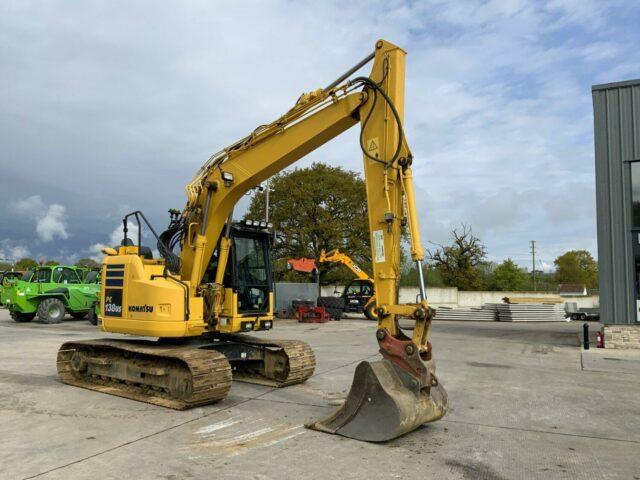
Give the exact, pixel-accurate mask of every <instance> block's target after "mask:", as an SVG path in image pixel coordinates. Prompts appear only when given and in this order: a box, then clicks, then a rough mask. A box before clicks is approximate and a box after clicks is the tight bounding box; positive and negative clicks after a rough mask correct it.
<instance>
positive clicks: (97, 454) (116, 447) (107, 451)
mask: <svg viewBox="0 0 640 480" xmlns="http://www.w3.org/2000/svg"><path fill="white" fill-rule="evenodd" d="M275 390H277V388H270V389H269V390H267V391H266V392H262V393H261V394H260V395H257V396H255V397H253V398H245V399H244V400H241V401H239V402H237V403H234V404H233V405H227V406H225V407H221V408H218V409H217V410H215V411H213V412H211V413H207V414H206V415H202V416H200V417H196V418H192V419H190V420H186V421H184V422H182V423H178V424H176V425H172V426H170V427H166V428H163V429H162V430H158V431H157V432H152V433H149V434H147V435H143V436H142V437H138V438H135V439H133V440H129V441H128V442H124V443H121V444H120V445H116V446H115V447H111V448H107V449H105V450H102V451H101V452H98V453H94V454H93V455H88V456H86V457H84V458H80V459H78V460H74V461H72V462H69V463H66V464H64V465H59V466H57V467H53V468H50V469H49V470H45V471H44V472H40V473H36V474H35V475H31V476H29V477H24V479H23V480H30V479H32V478H37V477H41V476H42V475H46V474H48V473H51V472H55V471H56V470H62V469H63V468H67V467H70V466H72V465H75V464H78V463H82V462H84V461H85V460H90V459H92V458H95V457H99V456H100V455H103V454H105V453H109V452H113V451H114V450H118V449H119V448H122V447H126V446H129V445H133V444H134V443H137V442H139V441H141V440H146V439H148V438H151V437H155V436H156V435H160V434H161V433H165V432H169V431H171V430H174V429H176V428H179V427H182V426H184V425H188V424H190V423H193V422H196V421H198V420H202V419H203V418H207V417H210V416H212V415H215V414H217V413H220V412H222V411H224V410H229V409H231V408H235V407H238V406H240V405H243V404H245V403H247V402H250V401H251V400H256V399H258V398H260V397H262V396H263V395H266V394H267V393H271V392H273V391H275Z"/></svg>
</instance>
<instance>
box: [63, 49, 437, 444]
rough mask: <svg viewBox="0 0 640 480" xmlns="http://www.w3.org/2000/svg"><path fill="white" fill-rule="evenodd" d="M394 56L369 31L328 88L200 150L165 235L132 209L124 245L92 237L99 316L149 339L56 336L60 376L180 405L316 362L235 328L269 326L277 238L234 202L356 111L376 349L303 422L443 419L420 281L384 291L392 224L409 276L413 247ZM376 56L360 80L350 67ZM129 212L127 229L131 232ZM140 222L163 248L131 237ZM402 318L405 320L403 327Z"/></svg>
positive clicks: (390, 268) (381, 434) (362, 435)
mask: <svg viewBox="0 0 640 480" xmlns="http://www.w3.org/2000/svg"><path fill="white" fill-rule="evenodd" d="M405 55H406V53H405V52H404V51H403V50H402V49H400V48H399V47H397V46H395V45H393V44H391V43H389V42H386V41H384V40H380V41H378V42H377V43H376V45H375V50H374V52H373V53H371V54H370V55H368V56H367V57H366V58H365V59H363V60H362V61H361V62H359V63H358V64H357V65H355V66H354V67H353V68H351V69H350V70H349V71H347V72H346V73H345V74H343V75H342V76H340V77H339V78H338V79H337V80H336V81H334V82H332V83H331V84H330V85H329V86H327V87H326V88H324V89H318V90H315V91H313V92H311V93H306V94H303V95H302V96H301V97H300V98H299V99H298V101H297V102H296V104H295V105H294V106H293V107H292V108H291V109H290V110H289V111H288V112H286V113H285V114H284V115H282V116H281V117H280V118H278V119H277V120H275V121H274V122H272V123H269V124H267V125H262V126H260V127H258V128H257V129H255V130H254V131H253V132H251V134H249V135H248V136H247V137H245V138H242V139H241V140H239V141H237V142H236V143H234V144H232V145H230V146H229V147H227V148H225V149H223V150H221V151H220V152H218V153H216V154H214V155H213V156H211V157H210V158H209V160H208V161H207V162H206V163H205V164H204V165H203V166H202V167H201V168H200V170H199V171H198V172H197V174H196V176H195V178H194V179H193V181H192V182H191V183H190V184H189V185H188V186H187V187H186V193H187V204H186V206H185V208H184V209H183V210H182V211H176V210H170V223H169V227H168V228H167V230H166V231H164V232H163V233H162V234H161V235H158V234H157V233H156V232H155V230H154V229H153V227H152V226H151V225H150V224H149V222H148V221H147V219H146V217H145V216H144V214H143V213H142V212H140V211H136V212H133V213H130V214H128V215H127V216H125V218H124V219H123V239H122V242H121V245H120V246H119V247H117V248H105V249H103V253H104V254H105V257H104V258H103V260H102V273H101V275H102V278H101V300H100V311H99V314H98V324H99V326H100V328H101V329H102V330H103V331H104V332H110V333H119V334H129V335H134V336H137V337H151V338H149V339H148V340H140V339H122V338H117V339H116V338H114V339H98V340H87V341H71V342H67V343H65V344H63V345H62V346H61V347H60V350H59V352H58V358H57V366H58V374H59V377H60V378H61V380H62V381H63V382H65V383H67V384H71V385H76V386H79V387H84V388H88V389H92V390H96V391H99V392H103V393H109V394H113V395H119V396H123V397H127V398H131V399H135V400H140V401H145V402H149V403H154V404H157V405H163V406H166V407H171V408H176V409H185V408H190V407H194V406H198V405H205V404H209V403H212V402H216V401H219V400H221V399H223V398H224V397H225V396H226V395H227V393H228V391H229V388H230V386H231V382H232V379H237V380H243V381H248V382H254V383H260V384H267V385H273V386H277V387H283V386H287V385H293V384H296V383H300V382H304V381H305V380H307V379H308V378H309V377H310V376H311V375H312V374H313V371H314V368H315V357H314V353H313V350H312V349H311V348H310V346H309V345H308V344H307V343H305V342H302V341H294V340H284V341H283V340H275V339H271V338H268V337H264V336H261V337H259V338H258V337H256V336H253V335H251V334H249V333H247V332H256V331H262V330H269V329H270V328H271V327H272V326H273V303H274V299H273V292H272V280H271V263H270V255H269V250H270V246H271V244H272V242H273V240H274V237H273V232H272V230H271V229H270V225H268V224H267V223H265V222H259V221H251V220H246V221H244V222H233V210H234V206H235V205H236V203H237V202H238V200H239V199H240V198H242V196H243V195H245V193H247V192H248V191H250V190H251V189H252V188H255V187H256V186H257V185H259V184H260V183H261V182H263V181H265V180H266V179H268V178H269V177H271V176H272V175H274V174H275V173H277V172H280V171H282V170H283V169H284V168H286V167H288V166H289V165H291V164H292V163H294V162H295V161H296V160H298V159H300V158H302V157H304V156H305V155H306V154H308V153H310V152H312V151H313V150H315V149H316V148H318V147H319V146H321V145H323V144H325V143H327V142H328V141H330V140H331V139H333V138H335V137H337V136H338V135H340V134H341V133H342V132H344V131H345V130H347V129H348V128H350V127H352V126H354V125H356V124H357V123H359V124H360V128H361V131H360V147H361V149H362V152H363V155H364V174H365V181H366V194H367V204H368V216H369V226H370V235H371V246H372V260H373V262H372V263H373V281H374V283H375V290H376V309H375V311H376V315H377V317H378V327H377V330H376V338H377V341H378V345H379V349H380V353H381V354H382V357H383V358H382V360H379V361H374V362H367V361H364V362H362V363H360V364H359V365H358V366H357V367H356V371H355V376H354V379H353V383H352V386H351V389H350V391H349V394H348V396H347V399H346V401H345V402H344V404H343V405H342V406H341V407H340V408H338V409H337V410H336V411H335V412H334V413H333V414H331V415H330V416H329V417H327V418H324V419H321V420H319V421H316V422H312V423H310V424H309V425H307V426H308V427H309V428H312V429H315V430H319V431H323V432H328V433H335V434H340V435H343V436H346V437H350V438H355V439H359V440H366V441H385V440H389V439H392V438H395V437H398V436H400V435H402V434H404V433H407V432H409V431H411V430H413V429H415V428H417V427H418V426H419V425H421V424H423V423H426V422H430V421H433V420H438V419H439V418H441V417H442V416H443V415H444V414H445V412H446V409H447V396H446V392H445V390H444V388H443V386H442V384H441V383H440V382H439V381H438V379H437V377H436V375H435V366H434V361H433V358H432V347H431V343H430V342H429V335H430V327H431V319H432V316H433V310H432V309H431V308H430V307H429V305H428V303H427V300H426V297H425V294H424V292H425V288H424V281H423V279H422V278H420V292H421V301H420V302H419V303H415V304H408V305H399V304H398V302H397V296H396V287H397V284H398V281H399V276H400V250H401V240H402V237H401V235H402V233H403V231H404V230H408V233H409V238H410V239H411V241H410V250H411V257H412V259H413V260H414V261H415V262H416V263H417V265H418V272H422V268H420V266H421V262H422V260H423V257H424V254H423V249H422V246H421V244H420V235H419V228H418V218H417V214H416V206H415V195H414V186H413V178H412V173H411V164H412V161H413V157H412V155H411V152H410V150H409V147H408V145H407V141H406V137H405V134H404V131H403V127H402V122H403V113H404V79H405ZM372 60H373V66H372V70H371V73H370V75H369V76H368V77H364V76H360V77H355V78H351V77H352V76H353V74H354V73H355V72H356V71H357V70H359V69H360V68H362V67H363V66H364V65H365V64H367V63H369V62H370V61H372ZM132 222H136V224H137V226H138V228H137V234H136V235H134V236H135V237H136V238H129V236H128V235H129V234H128V232H129V230H130V226H131V225H130V224H131V223H132ZM143 228H146V229H148V230H149V231H150V232H151V233H150V234H149V235H151V234H152V235H153V236H154V237H155V238H156V242H157V249H158V252H159V254H160V256H161V258H154V256H153V254H152V250H151V249H150V248H149V247H147V246H144V245H142V244H141V242H142V239H143V238H145V236H144V235H143V233H142V230H143ZM399 317H404V318H410V319H413V320H414V326H413V333H412V336H411V337H408V336H406V335H405V334H404V333H403V331H402V330H401V329H400V327H399V325H398V318H399Z"/></svg>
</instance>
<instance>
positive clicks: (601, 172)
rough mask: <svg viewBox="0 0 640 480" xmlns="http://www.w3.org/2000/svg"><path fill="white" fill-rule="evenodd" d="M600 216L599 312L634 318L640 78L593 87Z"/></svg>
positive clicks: (620, 320) (606, 318) (607, 317)
mask: <svg viewBox="0 0 640 480" xmlns="http://www.w3.org/2000/svg"><path fill="white" fill-rule="evenodd" d="M592 95H593V111H594V133H595V158H596V205H597V216H598V265H599V270H600V315H601V317H600V318H601V321H602V322H604V323H607V324H611V323H616V324H633V323H635V321H636V315H635V313H634V312H635V308H636V298H635V271H634V270H635V266H634V260H633V252H632V233H631V228H632V200H631V162H632V161H634V160H640V151H639V148H640V130H639V128H640V79H639V80H632V81H628V82H620V83H611V84H607V85H596V86H594V87H593V89H592Z"/></svg>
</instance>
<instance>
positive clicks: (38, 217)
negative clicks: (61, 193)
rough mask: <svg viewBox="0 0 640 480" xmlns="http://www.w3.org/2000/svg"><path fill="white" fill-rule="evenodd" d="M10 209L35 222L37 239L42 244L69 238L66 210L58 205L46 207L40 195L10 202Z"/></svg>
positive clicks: (53, 204)
mask: <svg viewBox="0 0 640 480" xmlns="http://www.w3.org/2000/svg"><path fill="white" fill-rule="evenodd" d="M10 209H11V210H13V211H14V213H17V214H19V215H23V216H27V217H30V218H33V219H34V220H35V221H36V232H37V234H38V237H39V238H40V240H42V241H43V242H50V241H52V240H53V239H54V238H55V237H59V238H61V239H63V240H66V239H67V238H69V233H68V232H67V209H66V208H65V207H64V206H62V205H60V204H58V203H52V204H50V205H46V204H45V203H44V202H43V201H42V198H41V197H40V195H32V196H31V197H28V198H25V199H24V200H18V201H15V202H12V203H11V204H10Z"/></svg>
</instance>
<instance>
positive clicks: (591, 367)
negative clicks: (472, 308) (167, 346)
mask: <svg viewBox="0 0 640 480" xmlns="http://www.w3.org/2000/svg"><path fill="white" fill-rule="evenodd" d="M596 325H597V324H593V326H594V327H596ZM580 330H581V324H577V323H558V324H555V323H554V324H551V323H541V324H513V323H499V322H437V321H436V322H435V323H434V326H433V340H432V343H433V345H434V355H435V358H436V360H437V362H438V376H439V378H440V379H441V381H442V383H443V384H444V385H445V387H446V389H447V391H448V394H449V405H450V409H449V412H448V414H447V415H446V416H445V417H444V419H442V420H440V421H438V422H435V423H432V424H429V425H426V426H423V427H422V428H420V429H418V430H416V431H414V432H412V433H410V434H408V435H405V436H404V437H401V438H398V439H396V440H393V441H391V442H387V443H384V444H371V443H365V442H359V441H355V440H350V439H346V438H343V437H340V436H333V435H328V434H324V433H320V432H316V431H311V430H307V429H305V428H304V427H303V424H304V423H305V422H308V421H310V420H314V419H318V418H321V417H323V416H325V415H327V414H328V413H330V412H331V411H332V410H333V409H334V408H335V405H337V404H339V402H340V400H341V399H343V398H344V397H345V396H346V394H347V392H348V389H349V387H350V385H351V379H352V376H353V371H354V369H355V366H356V365H357V364H358V363H359V362H360V361H362V360H374V359H377V358H378V357H379V356H378V354H377V353H376V352H377V345H376V340H375V335H374V334H375V324H374V323H372V322H369V321H366V320H361V319H346V320H343V321H341V322H331V323H326V324H298V323H295V322H293V321H289V320H283V321H278V322H277V323H276V326H275V329H274V330H273V331H272V332H269V333H268V334H267V335H269V336H272V337H273V338H298V339H301V340H306V341H308V342H309V343H310V344H311V346H312V347H313V348H314V350H315V352H316V358H317V363H318V365H317V368H316V372H315V374H314V376H313V377H311V378H310V379H309V380H308V381H307V382H306V383H305V384H302V385H296V386H292V387H287V388H285V389H279V390H278V389H273V388H269V387H263V386H257V385H250V384H243V383H239V382H235V383H234V385H233V387H232V389H231V392H230V394H229V396H228V397H227V398H226V399H225V400H223V401H222V402H220V403H218V404H214V405H210V406H207V407H204V408H196V409H193V410H190V411H185V412H178V411H173V410H168V409H165V408H162V407H157V406H154V405H148V404H145V403H140V402H136V401H133V400H127V399H123V398H119V397H115V396H110V395H105V394H101V393H97V392H93V391H89V390H84V389H79V388H75V387H71V386H67V385H64V384H62V383H61V382H60V381H59V380H58V379H57V376H56V366H55V359H56V351H57V348H58V347H59V345H60V344H61V343H63V342H64V341H68V340H77V339H85V338H98V337H104V336H107V335H105V334H102V333H100V332H99V331H97V330H96V327H92V326H91V325H89V323H88V322H86V321H72V320H70V321H66V322H64V323H62V324H58V325H43V324H38V323H35V322H34V323H30V324H16V323H14V322H13V321H12V320H11V319H10V318H9V315H8V313H7V312H6V311H5V310H0V344H1V345H2V348H1V350H0V360H1V363H0V438H1V439H2V448H0V478H3V479H5V478H6V479H18V478H42V479H63V478H64V479H69V478H95V479H112V478H113V479H122V478H135V479H165V480H174V479H176V480H177V479H196V478H216V479H256V480H263V479H299V478H304V479H325V478H335V479H342V478H354V479H355V478H362V479H372V478H373V479H377V478H401V479H414V478H415V479H418V478H419V479H424V478H429V479H434V478H435V479H439V478H443V479H472V480H475V479H490V480H498V479H537V478H540V479H549V478H567V479H569V478H606V479H640V455H639V454H638V452H639V450H640V377H639V376H638V373H640V369H638V365H640V357H638V355H637V354H634V353H627V354H625V355H626V356H625V355H623V358H622V359H620V358H619V355H617V354H616V352H615V351H609V350H605V351H598V352H595V351H593V350H591V351H589V352H585V355H583V354H582V352H581V349H580V346H579V345H580V338H579V332H580ZM601 352H602V353H601Z"/></svg>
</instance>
